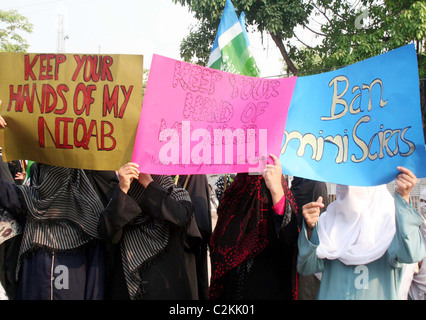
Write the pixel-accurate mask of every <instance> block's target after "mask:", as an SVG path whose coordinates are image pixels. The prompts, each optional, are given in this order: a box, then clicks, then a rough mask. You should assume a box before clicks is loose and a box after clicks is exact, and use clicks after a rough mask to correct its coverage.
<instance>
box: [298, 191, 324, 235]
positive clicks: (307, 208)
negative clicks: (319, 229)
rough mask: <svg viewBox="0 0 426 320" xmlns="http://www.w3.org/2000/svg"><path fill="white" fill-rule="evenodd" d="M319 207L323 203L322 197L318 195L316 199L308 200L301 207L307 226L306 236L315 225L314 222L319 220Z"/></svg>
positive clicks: (322, 205) (321, 206) (322, 206)
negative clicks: (313, 200)
mask: <svg viewBox="0 0 426 320" xmlns="http://www.w3.org/2000/svg"><path fill="white" fill-rule="evenodd" d="M320 208H324V203H323V199H322V197H321V196H320V197H318V199H317V201H315V202H309V203H307V204H305V205H304V206H303V207H302V209H303V210H302V215H303V217H304V218H305V221H306V226H307V227H308V238H310V234H311V232H312V229H313V228H314V227H315V224H316V223H317V222H318V220H319V215H320V212H321V211H320Z"/></svg>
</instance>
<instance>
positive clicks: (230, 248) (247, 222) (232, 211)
mask: <svg viewBox="0 0 426 320" xmlns="http://www.w3.org/2000/svg"><path fill="white" fill-rule="evenodd" d="M282 186H283V190H284V195H285V197H286V206H285V212H284V217H283V223H282V226H281V228H284V227H285V226H286V225H287V224H288V223H289V222H290V220H291V215H292V212H293V213H295V214H296V212H297V205H296V202H295V200H294V198H293V196H292V194H291V192H290V190H289V188H288V186H287V184H286V183H285V180H284V177H283V179H282ZM268 193H269V191H268V190H267V188H266V185H265V182H264V179H263V177H262V176H260V175H259V176H258V175H256V176H255V175H248V174H246V173H239V174H238V175H237V177H236V178H235V180H234V181H233V183H232V184H231V186H230V187H229V188H228V189H227V190H226V191H225V193H224V196H223V199H222V201H221V203H220V205H219V207H218V210H217V215H218V220H217V223H216V227H215V230H214V232H213V235H212V238H211V241H210V255H211V260H212V266H211V268H212V275H211V282H210V290H209V297H210V299H215V298H217V297H218V296H220V294H221V292H222V290H223V279H224V275H225V274H226V273H227V272H228V271H229V270H231V269H233V268H235V267H237V266H238V265H240V264H241V263H242V262H244V261H245V260H247V259H251V258H253V257H255V256H257V255H258V254H259V253H260V252H261V251H262V250H263V249H264V248H265V247H266V246H267V245H268V239H267V234H266V232H267V212H268V211H269V210H272V203H270V200H269V197H268Z"/></svg>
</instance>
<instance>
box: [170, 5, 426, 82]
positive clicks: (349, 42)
mask: <svg viewBox="0 0 426 320" xmlns="http://www.w3.org/2000/svg"><path fill="white" fill-rule="evenodd" d="M173 2H174V3H180V4H181V5H183V6H187V7H188V8H189V10H190V11H191V12H193V13H194V17H195V18H196V19H197V20H198V24H197V25H196V26H193V27H192V28H191V30H190V34H189V36H188V37H187V38H186V39H184V40H183V42H182V43H181V47H180V50H181V56H182V58H183V59H185V60H186V61H192V62H195V63H198V64H202V65H203V64H205V63H206V62H207V60H208V56H209V52H210V48H211V45H212V43H213V41H214V38H215V35H216V31H217V27H218V25H219V21H220V17H221V15H222V12H223V8H224V6H225V0H173ZM232 3H233V4H234V7H235V8H236V10H237V14H240V13H241V11H245V13H246V18H247V24H248V25H249V26H251V27H252V28H253V29H255V30H258V31H260V32H264V31H266V32H268V33H269V35H270V36H271V37H272V39H273V41H274V42H275V44H276V45H277V47H278V48H279V50H280V52H281V54H282V56H283V60H284V62H285V64H286V68H287V70H288V73H289V74H299V75H306V74H311V73H319V72H322V71H326V70H330V69H332V68H338V67H341V66H345V65H348V64H352V63H355V62H357V61H360V60H364V59H367V58H370V57H372V56H375V55H378V54H380V53H383V52H386V51H389V50H392V49H395V48H397V47H400V46H402V45H405V44H408V43H411V42H414V43H415V44H416V48H417V52H418V55H419V67H420V70H421V71H420V72H421V74H420V76H421V77H425V76H426V71H425V69H426V68H425V47H426V41H425V37H426V2H425V0H417V1H416V0H380V1H378V0H232ZM312 20H315V21H320V22H321V25H320V27H319V28H318V25H316V27H312V25H311V24H310V22H311V21H312ZM297 27H299V28H300V27H302V28H304V30H305V31H306V32H313V33H315V34H316V36H317V37H318V39H317V40H319V41H316V44H312V43H307V41H305V40H304V39H301V38H299V37H297V35H296V32H295V30H296V28H297ZM315 29H317V30H315ZM299 36H300V35H299Z"/></svg>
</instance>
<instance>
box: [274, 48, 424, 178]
mask: <svg viewBox="0 0 426 320" xmlns="http://www.w3.org/2000/svg"><path fill="white" fill-rule="evenodd" d="M280 160H281V163H282V165H283V172H284V174H288V175H292V176H298V177H303V178H308V179H313V180H319V181H326V182H331V183H339V184H346V185H357V186H374V185H380V184H385V183H389V182H391V181H393V180H394V179H395V177H396V175H397V174H398V173H399V171H398V170H397V166H403V167H406V168H408V169H410V170H411V171H413V172H414V174H416V176H417V177H418V178H421V177H426V150H425V141H424V136H423V128H422V120H421V111H420V94H419V76H418V66H417V57H416V52H415V48H414V45H407V46H404V47H401V48H398V49H395V50H392V51H390V52H388V53H384V54H382V55H379V56H376V57H373V58H370V59H367V60H364V61H361V62H358V63H355V64H353V65H350V66H347V67H344V68H341V69H339V70H335V71H332V72H327V73H323V74H318V75H313V76H307V77H299V78H298V79H297V83H296V88H295V91H294V94H293V98H292V101H291V105H290V109H289V113H288V117H287V123H286V128H285V132H284V138H283V143H282V149H281V154H280Z"/></svg>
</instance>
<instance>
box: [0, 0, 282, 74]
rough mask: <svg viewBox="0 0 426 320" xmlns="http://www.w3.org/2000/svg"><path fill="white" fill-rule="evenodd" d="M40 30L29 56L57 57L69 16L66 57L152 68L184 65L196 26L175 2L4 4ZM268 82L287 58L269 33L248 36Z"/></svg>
mask: <svg viewBox="0 0 426 320" xmlns="http://www.w3.org/2000/svg"><path fill="white" fill-rule="evenodd" d="M0 8H1V9H3V10H9V9H16V10H17V11H18V12H19V13H20V14H21V15H23V16H25V17H27V18H28V19H29V21H30V22H31V23H32V24H33V25H34V29H33V32H32V33H31V34H24V37H25V38H26V39H27V41H28V42H29V44H30V48H29V49H28V52H32V53H51V52H57V38H58V30H59V28H58V16H59V15H63V17H64V24H63V27H64V34H65V35H66V36H67V39H66V40H65V42H64V46H65V53H88V54H95V53H100V54H142V55H143V56H144V68H149V67H150V64H151V59H152V55H153V54H159V55H163V56H166V57H169V58H173V59H176V60H182V58H181V57H180V55H179V46H180V43H181V41H182V39H183V38H184V37H185V36H187V35H188V34H189V30H190V26H191V25H193V24H195V23H196V20H195V19H194V18H193V15H192V13H190V12H189V11H188V9H187V8H186V7H182V6H181V5H180V4H175V3H174V2H173V1H172V0H155V1H148V0H120V1H114V0H73V1H72V0H13V1H11V0H0ZM248 36H249V40H250V44H251V51H252V54H253V56H254V57H255V59H256V62H257V65H258V67H259V69H260V71H261V76H262V77H273V76H277V75H279V74H281V73H282V71H283V70H282V69H283V63H282V62H281V55H280V53H279V51H278V49H277V48H276V46H275V44H274V43H273V41H272V39H271V38H270V37H269V36H267V35H266V34H265V35H264V37H263V42H262V37H261V34H259V33H253V32H249V34H248Z"/></svg>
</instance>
